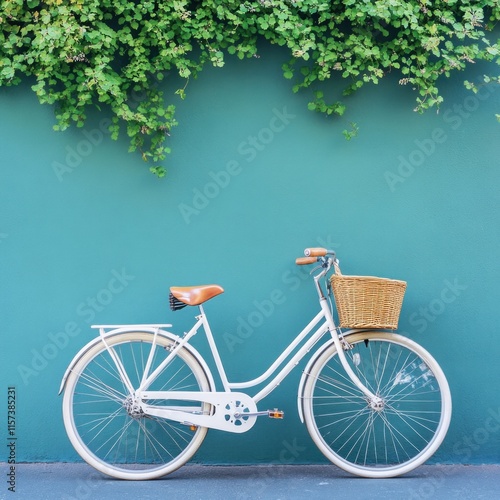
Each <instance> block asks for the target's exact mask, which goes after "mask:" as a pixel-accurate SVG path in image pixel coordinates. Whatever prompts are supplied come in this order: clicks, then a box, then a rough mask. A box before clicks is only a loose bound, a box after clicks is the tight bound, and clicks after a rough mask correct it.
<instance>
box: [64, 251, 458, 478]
mask: <svg viewBox="0 0 500 500" xmlns="http://www.w3.org/2000/svg"><path fill="white" fill-rule="evenodd" d="M305 253H306V257H302V258H299V259H297V264H301V265H304V264H311V263H313V262H314V263H318V264H319V267H318V268H316V269H315V270H314V272H316V274H315V275H314V283H315V287H316V290H317V292H318V296H319V305H320V311H319V312H318V313H317V315H316V316H315V317H314V318H312V320H311V321H310V322H309V324H308V325H307V326H306V327H305V328H304V329H303V330H302V331H301V332H300V333H299V334H298V335H297V336H296V337H295V339H294V340H293V341H292V342H291V343H290V344H289V346H288V347H286V349H285V350H284V351H283V352H282V354H281V355H280V356H279V357H278V358H277V359H276V360H275V361H274V363H272V365H271V366H270V367H269V369H268V370H267V371H266V372H265V373H263V374H262V375H261V376H260V377H258V378H256V379H254V380H250V381H247V382H238V383H234V382H229V380H228V378H227V376H226V372H225V370H224V365H223V363H222V360H221V358H220V355H219V351H218V350H217V346H216V343H215V340H214V337H213V335H212V331H211V328H210V325H209V322H208V319H207V316H206V315H205V312H204V309H203V304H204V303H205V302H206V301H208V300H209V299H211V298H213V297H215V296H216V295H219V294H221V293H222V292H223V289H222V288H221V287H220V286H218V285H203V286H195V287H172V288H171V289H170V290H171V294H170V303H171V307H172V309H173V310H176V309H179V308H181V307H185V306H198V308H199V315H197V316H196V322H195V324H194V326H193V327H192V328H191V329H190V330H189V331H188V332H187V333H185V334H184V335H183V336H177V335H175V334H173V333H170V332H169V331H167V330H165V328H168V327H170V326H171V325H95V326H93V328H97V329H99V333H100V335H99V336H98V337H96V338H95V339H94V340H93V341H91V342H90V343H88V344H87V345H86V346H85V347H83V348H82V349H81V350H80V352H79V353H78V354H77V355H76V356H75V358H74V359H73V360H72V362H71V364H70V366H69V367H68V369H67V371H66V373H65V375H64V378H63V380H62V383H61V389H60V393H61V392H63V391H64V398H63V417H64V424H65V428H66V431H67V434H68V436H69V439H70V441H71V443H72V445H73V446H74V448H75V449H76V451H77V452H78V453H79V455H80V456H81V457H82V458H83V459H84V460H85V461H86V462H87V463H88V464H90V465H91V466H93V467H95V468H96V469H97V470H99V471H101V472H102V473H104V474H108V475H110V476H113V477H115V478H121V479H131V480H145V479H153V478H157V477H160V476H163V475H165V474H168V473H171V472H173V471H174V470H176V469H178V468H179V467H181V466H182V465H184V464H185V463H186V462H187V461H188V460H190V458H191V457H192V456H193V455H194V453H195V452H196V451H197V450H198V448H199V447H200V445H201V444H202V442H203V439H204V438H205V436H206V434H207V431H208V429H219V430H222V431H227V432H234V433H241V432H246V431H248V430H250V429H251V428H252V426H253V425H254V423H255V421H256V419H257V418H258V417H260V416H268V417H271V418H279V419H281V418H283V412H282V411H280V410H275V409H271V410H264V411H259V410H258V408H257V404H258V403H259V402H260V401H261V400H262V399H264V398H265V397H266V396H268V395H269V394H270V393H271V392H272V391H273V390H274V389H275V388H276V387H277V386H278V385H279V383H280V382H281V381H282V380H283V379H284V378H285V377H286V376H287V375H288V374H289V373H290V372H291V370H292V369H293V368H294V367H295V366H296V365H297V364H298V363H299V362H300V360H301V359H302V358H303V357H304V356H305V355H306V354H307V353H309V352H310V351H311V349H312V348H313V347H315V346H316V345H317V344H318V342H319V341H320V339H322V338H323V337H325V336H326V338H327V341H326V342H323V343H322V344H320V346H319V347H318V348H317V350H316V351H315V352H314V354H312V356H311V358H310V360H309V361H308V363H307V365H306V367H305V369H304V372H303V375H302V378H301V380H300V383H299V387H298V412H299V415H300V418H301V421H302V422H305V424H306V426H307V429H308V431H309V434H310V435H311V437H312V439H313V441H314V443H315V444H316V445H317V446H318V448H319V449H320V450H321V452H322V453H323V454H324V455H325V456H326V457H327V458H328V459H329V460H330V461H331V462H333V463H334V464H336V465H338V466H339V467H341V468H342V469H344V470H346V471H348V472H350V473H353V474H356V475H359V476H364V477H370V478H387V477H393V476H397V475H401V474H404V473H407V472H409V471H411V470H413V469H414V468H416V467H418V466H419V465H421V464H422V463H424V462H425V461H426V460H427V459H429V458H430V457H431V455H433V453H434V452H435V451H436V450H437V448H438V447H439V445H440V444H441V442H442V441H443V439H444V437H445V435H446V432H447V430H448V426H449V423H450V418H451V406H452V403H451V395H450V390H449V387H448V383H447V381H446V378H445V375H444V374H443V371H442V370H441V368H440V367H439V365H438V363H437V362H436V361H435V360H434V358H433V357H432V356H431V355H430V354H429V353H428V352H427V351H426V350H425V349H423V348H422V347H421V346H419V345H418V344H416V343H415V342H414V341H412V340H410V339H408V338H406V337H404V336H401V335H398V334H395V333H392V332H388V331H382V330H361V329H351V330H348V331H342V330H341V329H340V328H339V327H337V326H336V324H335V322H334V319H333V314H332V307H331V301H329V296H330V293H327V295H326V296H325V294H324V292H323V286H322V285H321V283H320V280H321V279H322V278H324V277H325V281H326V279H327V278H326V275H327V273H328V272H329V271H330V269H331V268H332V266H333V265H334V264H336V263H337V262H338V261H337V260H336V258H335V254H334V252H332V251H328V250H326V249H322V248H319V249H318V248H315V249H307V250H306V252H305ZM312 274H313V273H312ZM328 289H329V290H330V287H328ZM200 328H203V330H204V332H205V334H206V336H207V340H208V344H209V346H210V350H211V353H212V355H213V359H214V362H215V366H216V369H217V375H218V377H219V384H218V385H219V386H220V385H221V386H222V387H221V390H217V389H216V384H215V379H214V377H213V376H212V373H211V371H210V369H209V367H208V365H207V363H206V362H205V360H204V359H203V357H202V356H201V355H200V354H199V352H198V351H197V350H196V349H195V348H194V347H193V346H192V345H191V344H190V340H191V339H192V338H193V337H194V336H195V335H196V333H197V332H198V330H199V329H200ZM265 382H267V383H266V384H265V386H264V387H263V388H262V389H261V390H260V391H259V392H257V394H255V395H253V396H250V395H248V394H247V393H246V392H242V391H243V390H245V389H247V390H248V389H251V388H252V387H256V386H257V385H259V384H263V383H265Z"/></svg>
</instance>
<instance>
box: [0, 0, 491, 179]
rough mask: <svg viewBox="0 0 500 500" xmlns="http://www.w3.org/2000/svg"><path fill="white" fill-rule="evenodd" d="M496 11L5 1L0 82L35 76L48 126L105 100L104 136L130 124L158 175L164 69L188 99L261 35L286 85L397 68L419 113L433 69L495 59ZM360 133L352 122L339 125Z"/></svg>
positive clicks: (367, 1)
mask: <svg viewBox="0 0 500 500" xmlns="http://www.w3.org/2000/svg"><path fill="white" fill-rule="evenodd" d="M499 19H500V1H499V0H479V1H477V0H474V1H472V0H460V1H459V0H437V1H430V0H343V1H340V0H333V1H328V2H327V1H321V0H303V1H301V0H258V1H244V2H240V1H235V0H228V1H225V2H218V1H215V0H199V1H187V0H173V1H168V2H167V1H164V0H163V1H154V0H48V1H44V2H42V1H39V0H28V1H22V0H2V3H1V8H0V25H1V31H0V85H16V84H18V83H20V82H21V81H22V80H23V79H24V78H25V77H31V78H34V79H35V80H36V83H35V84H34V85H33V87H32V88H33V90H34V92H35V93H36V94H37V96H38V99H39V100H40V102H41V103H47V104H51V105H54V107H55V110H56V119H57V124H56V125H55V127H54V128H55V129H56V130H64V129H66V128H67V127H69V126H70V125H71V124H76V126H77V127H82V126H83V125H84V124H85V121H86V118H87V113H88V109H89V108H92V107H97V108H99V109H101V108H102V107H106V108H107V109H109V110H110V111H111V113H112V116H113V119H112V125H111V127H110V132H111V136H112V137H113V138H114V139H116V138H118V136H119V134H121V133H126V134H127V135H128V136H129V138H130V147H129V150H130V151H139V152H140V153H141V155H142V158H143V159H144V160H146V161H151V162H152V164H154V166H153V167H151V168H150V170H151V171H152V172H153V173H154V174H156V175H158V176H159V177H162V176H164V175H165V169H164V167H162V166H159V165H158V163H160V162H161V161H162V160H164V159H165V157H166V154H168V153H169V152H170V150H169V148H168V147H167V146H166V142H167V141H166V139H167V138H168V136H169V134H170V131H171V129H172V128H173V127H174V126H176V125H177V122H176V120H175V117H174V112H175V106H174V105H173V104H172V102H175V101H174V99H173V96H165V95H164V94H163V92H162V91H161V90H160V87H161V85H160V82H161V80H162V79H163V78H164V77H165V76H166V75H167V74H171V73H174V72H175V73H176V74H177V75H178V76H179V77H180V78H181V79H182V80H181V81H184V84H183V85H181V87H180V88H179V89H178V90H177V91H176V92H175V94H177V95H178V96H179V97H180V98H182V99H184V98H185V97H186V89H187V84H188V82H189V81H190V80H191V79H193V78H196V76H197V75H198V73H199V72H200V71H201V70H202V68H203V67H204V66H205V65H206V64H210V65H213V66H216V67H221V66H223V65H224V61H225V58H226V57H227V56H228V55H231V56H236V57H238V58H239V59H244V58H247V57H253V56H257V44H258V42H259V40H262V39H265V40H267V41H268V42H269V43H271V44H276V45H279V46H283V47H286V49H287V50H288V51H289V53H290V60H289V61H288V62H287V63H286V64H284V65H283V68H282V69H283V76H284V77H285V78H287V79H290V80H292V81H293V83H292V89H293V91H294V92H298V91H300V90H301V89H304V88H313V89H314V87H315V86H316V85H317V84H318V83H319V82H324V81H326V80H328V79H330V78H331V77H332V76H333V75H336V74H338V75H341V76H342V78H343V81H345V87H344V88H343V95H345V96H346V95H349V94H352V93H353V92H355V91H357V90H358V89H360V88H361V87H362V86H363V85H365V84H366V83H375V84H376V83H378V82H379V81H380V80H381V79H382V78H383V77H384V76H386V75H387V74H388V73H390V72H397V74H400V75H401V79H400V84H402V85H411V87H412V88H414V89H415V91H416V107H415V110H416V111H418V112H422V111H424V110H426V109H428V108H430V107H433V106H439V104H440V103H441V102H442V100H443V99H442V97H441V95H440V93H439V89H438V81H439V79H440V78H442V77H448V76H450V74H451V73H452V72H454V71H460V70H463V69H464V68H465V67H466V66H467V65H468V64H471V63H474V62H475V61H478V60H485V61H489V62H492V63H497V64H498V63H499V62H500V58H499V55H500V53H499V50H500V49H499V47H500V46H499V44H498V42H496V41H494V40H492V36H491V30H492V29H493V27H494V26H495V23H496V22H497V21H498V20H499ZM485 83H500V80H499V78H498V77H493V76H489V77H486V78H485ZM466 85H467V87H468V88H470V89H471V90H473V91H477V87H476V84H474V83H471V82H466ZM322 88H324V85H323V86H322ZM313 95H314V98H313V100H312V101H311V102H310V103H309V105H308V107H309V109H311V110H314V111H319V112H321V113H326V114H327V115H339V116H341V115H342V114H343V113H344V111H345V109H346V108H345V104H344V103H343V102H338V101H337V102H333V103H332V102H330V103H328V102H327V101H326V100H325V96H324V94H323V92H322V91H319V90H316V91H315V92H314V93H313ZM138 96H140V97H138ZM356 134H357V125H356V124H351V129H350V130H344V135H345V136H346V138H348V139H350V138H351V137H354V136H355V135H356Z"/></svg>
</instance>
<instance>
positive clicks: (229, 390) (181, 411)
mask: <svg viewBox="0 0 500 500" xmlns="http://www.w3.org/2000/svg"><path fill="white" fill-rule="evenodd" d="M328 269H329V268H328ZM328 269H324V270H323V271H321V272H320V273H319V274H318V275H316V276H314V281H315V285H316V288H317V291H318V294H319V302H320V306H321V310H320V311H319V312H318V313H317V314H316V316H315V317H314V318H313V319H312V320H311V321H310V322H309V324H308V325H307V326H306V327H305V328H304V329H303V330H302V331H301V332H300V333H299V334H298V335H297V336H296V337H295V339H294V340H293V341H292V342H291V343H290V344H289V345H288V346H287V347H286V348H285V350H284V351H283V352H282V353H281V354H280V355H279V356H278V358H277V359H276V360H275V361H274V362H273V363H272V364H271V366H270V367H269V368H268V369H267V370H266V371H265V372H264V373H262V374H261V375H260V376H259V377H257V378H255V379H252V380H248V381H245V382H230V381H229V380H228V378H227V375H226V371H225V369H224V365H223V362H222V359H221V357H220V354H219V350H218V348H217V345H216V342H215V339H214V336H213V334H212V330H211V328H210V324H209V322H208V318H207V316H206V314H205V311H204V308H203V305H201V304H200V305H199V306H198V307H199V310H200V314H199V315H198V316H196V320H197V321H196V323H195V324H194V325H193V327H192V328H191V329H190V330H189V332H187V333H186V334H185V335H184V336H183V337H182V338H180V337H178V336H175V335H172V334H171V333H170V332H168V333H169V335H170V336H173V338H174V339H175V346H174V347H173V348H172V349H171V352H170V354H169V355H168V356H167V357H166V358H165V359H164V360H163V361H162V362H161V363H160V365H159V366H157V368H156V369H155V370H154V371H153V372H152V373H149V369H150V366H151V361H152V359H153V355H154V351H155V348H156V335H157V330H155V334H154V338H153V343H152V346H151V351H150V353H149V356H148V361H147V363H146V368H145V372H144V376H143V378H142V381H141V384H140V386H139V387H138V388H137V389H134V388H133V387H132V384H131V383H130V381H129V380H128V377H127V375H126V372H125V370H124V369H123V366H121V361H120V360H119V358H118V357H117V356H116V355H115V353H114V351H113V349H111V348H109V347H108V346H107V344H106V340H105V338H106V333H105V331H104V329H105V328H106V326H104V325H102V326H95V327H96V328H99V329H100V334H101V338H102V340H103V342H104V343H105V344H106V347H107V348H108V351H109V353H110V356H111V358H112V359H113V361H114V363H115V364H116V366H117V369H118V372H119V373H120V374H121V376H122V379H123V382H124V384H125V385H126V387H127V388H128V389H129V391H130V394H131V395H133V396H134V398H135V400H136V401H137V403H138V404H140V405H141V407H142V408H143V411H144V413H146V414H149V415H155V416H157V417H162V418H168V419H172V420H176V421H179V422H184V423H187V424H190V425H200V426H201V425H202V426H206V427H211V428H217V429H220V430H226V431H229V432H245V431H246V430H248V429H249V428H250V427H251V426H252V425H253V423H254V421H255V418H251V417H256V416H259V415H265V414H268V413H269V411H265V412H259V411H257V406H256V405H257V403H258V402H259V401H261V400H262V399H264V398H265V397H266V396H268V395H269V394H270V393H271V392H272V391H273V390H274V389H275V388H276V387H277V386H278V385H279V384H280V383H281V382H282V381H283V380H284V379H285V378H286V377H287V376H288V374H289V373H290V372H291V371H292V370H293V368H294V367H295V366H296V365H298V364H299V362H300V361H301V360H302V358H303V357H304V356H305V355H306V354H307V353H308V352H309V351H310V350H311V349H312V348H313V347H314V345H315V344H316V343H317V342H318V341H319V340H320V339H321V338H322V337H323V336H324V335H325V334H326V333H328V332H329V333H330V334H331V337H332V339H333V342H334V343H335V345H336V348H337V351H338V353H339V359H340V360H341V362H342V365H343V367H344V369H345V371H346V373H347V374H348V376H349V377H350V378H351V379H352V381H353V382H354V383H355V384H356V385H357V386H358V388H359V389H360V390H361V391H362V392H363V393H364V394H365V396H366V398H367V400H369V401H377V400H378V397H377V396H376V395H374V394H373V393H372V392H371V391H370V390H369V389H368V388H367V387H365V386H364V385H363V383H362V382H361V381H360V380H359V378H358V377H357V375H356V374H355V373H354V371H353V370H352V368H351V366H350V365H349V364H348V362H347V359H346V357H345V354H344V348H345V344H343V343H342V341H341V339H340V337H339V335H338V333H337V328H336V325H335V322H334V319H333V316H332V313H331V311H330V308H329V306H328V304H327V299H326V298H325V296H324V294H323V291H322V289H321V286H320V284H319V279H320V278H321V277H323V276H324V275H325V274H326V273H327V271H328ZM200 328H203V330H204V332H205V335H206V338H207V341H208V344H209V347H210V350H211V354H212V357H213V360H214V362H215V366H216V368H217V372H218V375H219V379H220V381H221V383H222V386H223V391H213V392H179V391H148V387H149V386H150V385H151V384H152V382H153V381H154V380H155V379H156V378H157V377H158V375H159V374H160V373H161V372H162V371H163V370H164V369H165V367H166V366H167V365H168V364H169V363H170V361H171V360H172V359H173V358H174V356H176V354H177V353H178V352H179V350H180V349H182V348H183V347H185V346H187V345H189V344H188V343H189V341H190V340H191V338H193V337H194V336H195V335H196V334H197V333H198V330H199V329H200ZM311 332H314V333H312V334H311ZM310 334H311V335H310ZM309 335H310V337H309V338H308V339H307V340H305V339H306V338H307V337H308V336H309ZM300 344H302V346H301V347H299V346H300ZM347 345H348V344H347ZM294 352H295V353H294ZM293 353H294V354H293ZM292 354H293V355H292ZM290 356H292V357H291V358H290V359H289V360H288V362H286V364H284V363H285V361H286V360H287V359H288V358H289V357H290ZM282 365H283V366H282ZM280 367H281V369H280ZM266 381H268V382H267V384H266V385H265V387H263V388H262V389H261V390H260V391H259V392H258V393H257V394H255V395H254V396H253V397H251V396H249V395H248V394H246V393H242V392H239V391H238V390H241V389H250V388H252V387H255V386H257V385H260V384H262V383H264V382H266ZM237 391H238V392H237ZM154 399H158V400H160V399H161V400H166V399H171V400H176V401H180V400H184V401H201V402H205V403H209V404H211V405H213V406H214V407H215V408H218V407H225V408H228V407H231V406H234V405H235V404H236V403H235V402H236V401H237V404H236V406H240V407H244V408H245V411H246V413H244V414H243V415H244V416H245V418H246V420H245V423H246V424H248V425H238V426H233V425H232V424H233V420H232V419H228V418H223V417H224V415H221V414H220V412H218V411H214V412H213V413H212V414H211V415H200V414H194V413H193V412H194V409H191V412H190V409H189V408H186V407H175V408H173V407H159V406H151V405H147V404H146V403H144V401H145V400H154ZM235 415H238V414H237V413H235ZM225 416H226V417H227V414H226V415H225ZM236 418H240V417H239V416H236ZM240 424H241V419H240Z"/></svg>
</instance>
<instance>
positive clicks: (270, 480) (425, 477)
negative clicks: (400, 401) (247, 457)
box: [0, 463, 500, 500]
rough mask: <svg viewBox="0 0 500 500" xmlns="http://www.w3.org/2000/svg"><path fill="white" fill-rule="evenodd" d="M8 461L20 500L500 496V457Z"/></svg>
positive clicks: (0, 492) (8, 494) (4, 495)
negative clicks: (405, 467)
mask: <svg viewBox="0 0 500 500" xmlns="http://www.w3.org/2000/svg"><path fill="white" fill-rule="evenodd" d="M0 468H1V477H2V478H3V479H2V480H1V487H0V498H1V499H13V500H21V499H29V500H93V499H106V500H114V499H120V500H126V499H128V498H131V499H132V498H133V499H139V500H148V499H168V500H181V499H182V500H198V499H199V500H212V499H213V500H219V499H221V498H224V499H228V498H229V499H231V500H247V499H252V500H259V499H272V500H294V499H300V500H302V499H307V500H312V499H314V498H318V499H323V498H326V499H330V498H332V499H335V500H343V499H349V500H353V499H355V500H364V499H378V500H380V499H387V498H389V499H391V500H419V499H432V500H438V499H446V500H450V499H458V498H459V499H461V500H469V499H472V500H476V499H487V500H492V499H493V500H494V499H500V465H481V466H464V465H424V466H421V467H419V468H418V469H416V470H414V471H413V472H411V473H408V474H406V475H404V476H401V477H398V478H392V479H363V478H358V477H354V476H351V475H349V474H347V473H346V472H343V471H342V470H340V469H338V468H337V467H335V466H333V465H268V466H266V465H259V466H255V465H252V466H212V465H210V466H209V465H196V464H187V465H185V466H184V467H182V468H180V469H179V470H177V471H176V472H173V473H172V474H170V475H168V476H165V477H164V478H162V479H157V480H154V481H121V480H115V479H111V478H109V477H107V476H104V475H102V474H101V473H99V472H97V471H95V470H94V469H92V468H91V467H90V466H88V465H86V464H82V463H76V464H75V463H71V464H67V463H40V464H16V465H15V471H14V474H12V473H11V475H10V476H9V472H11V471H10V470H9V467H8V466H7V464H5V463H3V464H1V465H0ZM5 471H7V473H6V472H5ZM6 479H7V480H6ZM9 480H10V481H11V483H10V484H12V482H13V483H14V485H15V486H14V488H15V491H9V489H8V488H9V487H11V488H12V486H9Z"/></svg>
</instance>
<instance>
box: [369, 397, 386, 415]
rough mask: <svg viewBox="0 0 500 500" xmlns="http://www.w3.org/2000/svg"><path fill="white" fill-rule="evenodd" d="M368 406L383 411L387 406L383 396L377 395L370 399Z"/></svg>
mask: <svg viewBox="0 0 500 500" xmlns="http://www.w3.org/2000/svg"><path fill="white" fill-rule="evenodd" d="M368 406H369V407H370V408H371V409H372V410H374V411H378V412H380V411H382V410H383V409H384V407H385V402H384V400H383V399H382V398H380V397H378V396H377V397H375V398H372V399H370V400H369V401H368Z"/></svg>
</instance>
